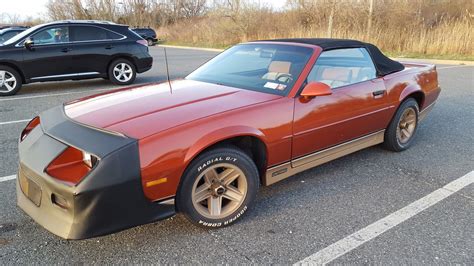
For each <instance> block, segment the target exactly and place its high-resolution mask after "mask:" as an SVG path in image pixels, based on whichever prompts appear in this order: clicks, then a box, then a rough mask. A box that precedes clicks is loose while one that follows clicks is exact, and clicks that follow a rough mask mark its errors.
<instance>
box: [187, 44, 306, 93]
mask: <svg viewBox="0 0 474 266" xmlns="http://www.w3.org/2000/svg"><path fill="white" fill-rule="evenodd" d="M312 52H313V49H311V48H306V47H300V46H292V45H278V44H258V43H252V44H241V45H237V46H234V47H232V48H230V49H228V50H226V51H225V52H223V53H222V54H220V55H218V56H216V57H215V58H213V59H212V60H210V61H209V62H207V63H206V64H204V65H202V66H201V67H200V68H198V69H196V70H195V71H194V72H193V73H191V74H189V75H188V76H187V77H186V79H190V80H196V81H203V82H209V83H215V84H221V85H226V86H231V87H237V88H241V89H247V90H252V91H259V92H266V93H272V94H278V95H286V94H287V93H288V92H289V90H290V89H291V88H292V87H293V85H294V83H295V82H296V80H297V79H298V77H299V75H300V74H301V71H302V70H303V68H304V66H305V65H306V63H307V62H308V60H309V58H310V57H311V54H312Z"/></svg>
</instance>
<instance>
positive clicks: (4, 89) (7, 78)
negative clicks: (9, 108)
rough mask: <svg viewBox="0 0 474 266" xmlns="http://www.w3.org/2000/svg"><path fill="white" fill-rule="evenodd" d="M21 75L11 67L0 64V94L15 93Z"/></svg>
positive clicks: (18, 87)
mask: <svg viewBox="0 0 474 266" xmlns="http://www.w3.org/2000/svg"><path fill="white" fill-rule="evenodd" d="M21 85H22V82H21V76H20V74H18V72H16V70H14V69H13V68H11V67H7V66H0V96H9V95H15V94H16V93H17V92H18V91H19V90H20V88H21Z"/></svg>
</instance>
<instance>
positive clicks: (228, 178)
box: [192, 163, 248, 219]
mask: <svg viewBox="0 0 474 266" xmlns="http://www.w3.org/2000/svg"><path fill="white" fill-rule="evenodd" d="M247 186H248V184H247V179H246V178H245V175H244V173H243V172H242V170H241V169H240V168H238V167H237V166H235V165H232V164H228V163H220V164H216V165H213V166H210V167H209V168H207V169H206V170H205V171H204V172H202V173H201V174H200V175H199V176H198V178H197V179H196V181H194V185H193V190H192V202H193V206H194V208H195V209H196V210H197V212H198V213H199V214H200V215H202V216H204V217H206V218H210V219H222V218H225V217H227V216H229V215H231V214H232V213H233V212H235V211H236V210H237V209H238V208H240V206H241V205H242V203H243V201H244V199H245V197H246V195H247Z"/></svg>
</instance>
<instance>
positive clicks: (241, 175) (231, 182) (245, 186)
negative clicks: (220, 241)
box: [176, 147, 259, 228]
mask: <svg viewBox="0 0 474 266" xmlns="http://www.w3.org/2000/svg"><path fill="white" fill-rule="evenodd" d="M258 187H259V179H258V170H257V167H256V166H255V163H254V162H253V161H252V160H251V159H250V158H249V156H248V155H247V154H245V153H244V152H243V151H241V150H239V149H238V148H233V147H231V148H227V147H224V148H216V149H213V150H210V151H208V152H206V153H204V154H202V155H200V156H199V157H198V158H197V159H195V160H194V161H193V162H192V163H191V164H190V166H189V167H188V168H187V169H186V172H185V174H184V176H183V179H182V182H181V186H180V189H179V191H178V194H177V199H176V204H177V208H178V211H180V212H182V213H184V215H185V216H186V217H187V218H188V219H189V220H190V221H191V222H193V223H194V224H196V225H199V226H201V227H206V228H218V227H223V226H227V225H230V224H231V223H233V222H235V221H237V220H238V219H239V218H240V217H242V215H243V214H244V213H245V212H246V211H247V209H248V208H249V206H250V204H252V202H253V201H254V199H255V196H256V194H257V191H258Z"/></svg>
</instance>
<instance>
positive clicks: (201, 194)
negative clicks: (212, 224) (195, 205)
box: [194, 183, 211, 202]
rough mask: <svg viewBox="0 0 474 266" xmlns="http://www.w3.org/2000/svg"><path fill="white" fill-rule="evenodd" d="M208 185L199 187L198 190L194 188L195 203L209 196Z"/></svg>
mask: <svg viewBox="0 0 474 266" xmlns="http://www.w3.org/2000/svg"><path fill="white" fill-rule="evenodd" d="M209 187H210V185H209V184H207V183H204V184H202V185H200V186H199V187H198V188H196V192H195V195H194V197H195V200H196V202H201V201H203V200H205V199H207V198H209V197H210V196H211V192H210V191H209Z"/></svg>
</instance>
